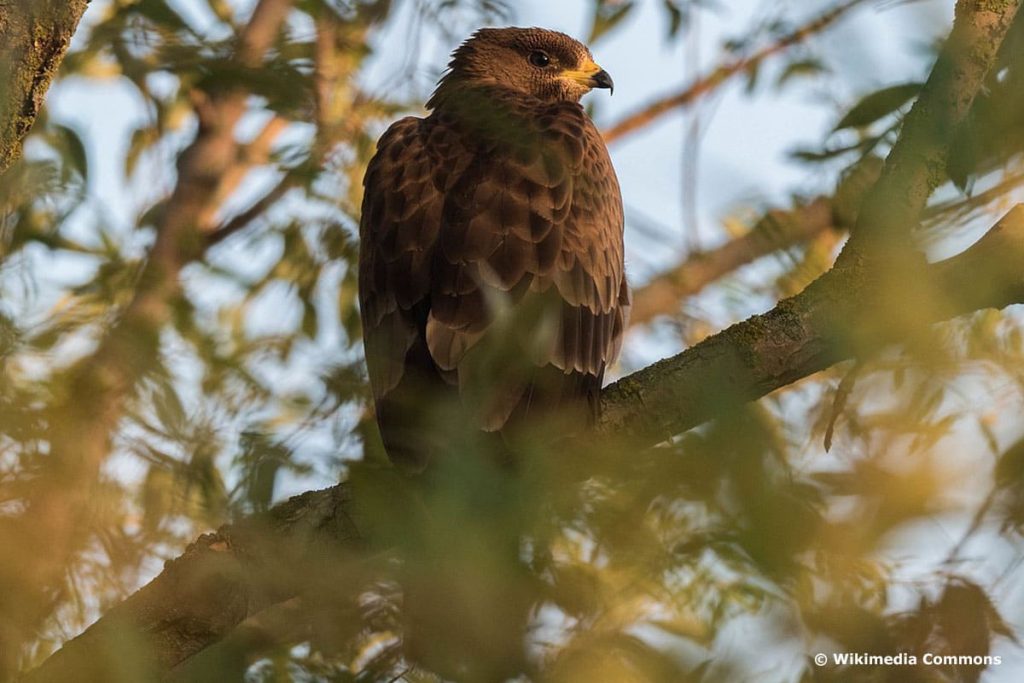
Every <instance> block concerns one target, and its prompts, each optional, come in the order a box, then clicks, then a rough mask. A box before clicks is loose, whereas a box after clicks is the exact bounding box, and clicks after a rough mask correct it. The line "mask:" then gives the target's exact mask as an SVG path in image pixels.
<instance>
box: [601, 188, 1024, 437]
mask: <svg viewBox="0 0 1024 683" xmlns="http://www.w3.org/2000/svg"><path fill="white" fill-rule="evenodd" d="M1013 303H1024V207H1022V206H1018V207H1017V208H1015V209H1014V210H1013V211H1011V212H1010V213H1009V214H1007V216H1006V217H1005V218H1003V220H1001V221H1000V222H999V223H998V224H997V225H996V226H995V227H994V228H992V230H991V231H989V233H988V234H986V235H985V237H984V238H983V239H981V240H980V241H979V242H978V243H977V244H975V245H974V246H973V247H971V248H970V249H968V250H967V251H966V252H964V253H963V254H960V255H959V256H956V257H953V258H952V259H949V260H947V261H943V262H941V263H938V264H934V265H931V266H927V267H925V268H922V269H921V270H919V271H913V272H911V271H908V272H907V273H905V274H904V287H902V288H900V289H898V290H895V293H894V291H893V290H892V289H889V288H885V287H882V286H880V283H879V281H878V280H877V279H872V278H870V277H863V276H862V274H860V273H854V271H852V270H833V271H830V272H829V273H828V274H826V275H825V276H823V277H822V278H820V279H819V280H818V281H816V282H815V283H814V284H812V285H811V286H810V287H808V288H807V289H806V290H805V291H804V292H801V293H800V294H798V295H797V296H795V297H792V298H790V299H786V300H784V301H782V302H780V303H779V304H778V305H777V306H775V308H773V309H772V310H771V311H769V312H767V313H765V314H763V315H757V316H754V317H752V318H749V319H748V320H745V321H743V322H741V323H737V324H736V325H733V326H732V327H729V328H728V329H726V330H724V331H722V332H720V333H718V334H716V335H713V336H711V337H709V338H708V339H706V340H704V341H703V342H701V343H700V344H698V345H696V346H694V347H692V348H689V349H687V350H686V351H684V352H682V353H680V354H678V355H676V356H673V357H672V358H668V359H665V360H662V361H659V362H657V363H655V364H653V365H651V366H648V367H647V368H644V369H643V370H640V371H639V372H636V373H633V374H632V375H629V376H628V377H625V378H623V379H621V380H619V381H618V382H616V383H614V384H612V385H611V386H609V387H608V388H607V389H605V391H604V393H603V395H602V401H601V402H602V409H603V410H602V420H601V424H600V425H599V428H598V431H599V433H600V434H601V435H603V436H606V437H615V438H623V439H627V440H628V441H629V442H630V443H634V444H639V445H651V444H653V443H657V442H658V441H663V440H665V439H667V438H670V437H671V436H674V435H676V434H679V433H681V432H683V431H686V430H687V429H691V428H692V427H695V426H697V425H699V424H701V423H703V422H706V421H707V420H709V419H711V418H712V417H713V416H714V415H716V414H718V413H720V412H721V411H723V410H728V408H729V407H732V406H735V405H738V404H741V403H744V402H747V401H753V400H756V399H758V398H760V397H762V396H764V395H765V394H767V393H769V392H771V391H774V390H775V389H778V388H780V387H784V386H786V385H788V384H791V383H792V382H795V381H797V380H798V379H802V378H804V377H807V376H808V375H811V374H813V373H815V372H818V371H819V370H824V369H825V368H827V367H830V366H831V365H833V364H835V363H837V362H839V361H842V360H845V359H847V358H850V357H852V356H853V355H855V354H862V353H867V352H869V351H870V350H873V349H877V348H878V347H880V346H883V345H885V344H891V343H895V342H897V341H903V340H907V339H913V338H915V336H916V335H917V334H920V332H921V330H922V329H923V328H922V326H923V325H926V324H928V323H932V322H935V321H940V320H946V319H949V318H952V317H955V316H957V315H961V314H963V313H966V312H970V311H973V310H977V309H979V308H1002V307H1005V306H1007V305H1010V304H1013Z"/></svg>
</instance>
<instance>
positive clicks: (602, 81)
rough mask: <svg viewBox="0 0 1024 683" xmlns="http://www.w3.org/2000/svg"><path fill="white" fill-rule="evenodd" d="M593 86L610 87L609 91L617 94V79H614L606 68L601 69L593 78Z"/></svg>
mask: <svg viewBox="0 0 1024 683" xmlns="http://www.w3.org/2000/svg"><path fill="white" fill-rule="evenodd" d="M593 87H595V88H608V90H609V92H610V93H611V94H612V95H614V94H615V81H613V80H612V77H611V74H609V73H608V72H607V71H605V70H604V69H601V70H600V71H598V72H597V73H596V74H594V78H593Z"/></svg>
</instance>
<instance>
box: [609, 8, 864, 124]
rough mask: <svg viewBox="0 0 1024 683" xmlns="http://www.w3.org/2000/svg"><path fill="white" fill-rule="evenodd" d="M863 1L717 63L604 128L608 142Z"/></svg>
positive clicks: (806, 35)
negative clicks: (671, 92) (673, 91)
mask: <svg viewBox="0 0 1024 683" xmlns="http://www.w3.org/2000/svg"><path fill="white" fill-rule="evenodd" d="M863 2H864V0H848V1H847V2H844V3H842V4H840V5H838V6H836V7H834V8H832V9H831V10H829V11H827V12H825V13H824V14H821V15H820V16H818V17H815V18H814V19H812V20H811V21H809V22H807V23H806V24H804V25H803V26H800V27H799V28H797V29H796V30H794V31H793V32H792V33H787V34H786V35H784V36H782V37H781V38H779V39H778V40H776V41H775V42H774V43H772V44H771V45H768V46H767V47H765V48H762V49H761V50H758V51H757V52H755V53H754V54H752V55H749V56H747V57H741V58H739V59H736V60H733V61H731V62H727V63H725V64H722V65H720V66H718V67H717V68H715V69H714V70H713V71H711V72H710V73H708V74H705V75H704V76H701V77H700V78H698V79H697V80H696V81H694V82H693V83H691V84H690V85H688V86H687V87H686V88H684V89H683V90H682V91H681V92H678V93H676V94H675V95H669V96H666V97H663V98H661V99H658V100H655V101H654V102H651V103H650V104H648V105H646V106H644V107H642V108H640V109H639V110H638V111H636V112H634V113H632V114H629V115H627V116H626V117H625V118H623V119H622V120H621V121H619V122H618V123H615V124H613V125H612V126H610V127H609V128H608V129H607V130H605V131H604V139H605V142H609V143H611V142H616V141H617V140H619V139H620V138H623V137H625V136H626V135H629V134H630V133H633V132H635V131H637V130H639V129H640V128H643V127H645V126H647V125H649V124H651V123H653V122H654V121H656V120H658V119H659V118H661V117H662V116H665V115H666V114H668V113H669V112H671V111H672V110H674V109H680V108H682V107H686V106H689V105H690V104H692V103H693V102H694V101H695V100H697V98H699V97H701V96H703V95H705V94H707V93H709V92H711V91H712V90H714V89H715V88H717V87H718V86H720V85H722V84H723V83H725V82H726V81H727V80H729V79H730V78H732V77H733V76H735V75H736V74H739V73H742V72H744V71H746V70H747V69H750V68H752V67H754V66H756V65H758V64H760V63H761V62H763V61H764V60H766V59H768V58H769V57H771V56H773V55H776V54H778V53H780V52H783V51H784V50H786V49H788V48H790V47H792V46H793V45H796V44H797V43H801V42H803V41H805V40H807V39H808V38H809V37H811V36H812V35H814V34H816V33H820V32H821V31H823V30H825V29H826V28H828V27H829V26H831V25H832V24H834V23H835V22H836V21H837V20H838V19H839V18H841V17H842V16H843V15H845V14H846V13H847V12H849V11H850V10H851V9H853V8H854V7H856V6H857V5H860V4H862V3H863Z"/></svg>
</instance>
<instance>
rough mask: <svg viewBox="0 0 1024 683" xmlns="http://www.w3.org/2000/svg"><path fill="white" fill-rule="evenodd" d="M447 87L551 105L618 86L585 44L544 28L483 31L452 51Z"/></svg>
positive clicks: (572, 100)
mask: <svg viewBox="0 0 1024 683" xmlns="http://www.w3.org/2000/svg"><path fill="white" fill-rule="evenodd" d="M448 66H449V69H450V70H449V72H448V73H447V74H446V75H445V77H444V78H443V79H442V81H441V84H440V86H439V89H441V88H444V87H445V86H454V85H460V86H474V85H480V86H490V87H497V88H504V89H507V90H512V91H515V92H519V93H525V94H527V95H531V96H533V97H536V98H537V99H540V100H543V101H546V102H557V101H569V102H578V101H579V99H580V98H581V97H583V96H584V95H585V94H587V93H588V92H590V90H591V89H593V88H608V89H609V90H611V89H612V88H613V87H614V83H612V78H611V76H609V75H608V72H607V71H605V70H604V69H602V68H601V67H600V66H598V65H597V64H595V63H594V58H593V57H592V56H591V54H590V50H588V49H587V46H586V45H584V44H583V43H581V42H579V41H577V40H574V39H573V38H570V37H569V36H567V35H565V34H564V33H559V32H557V31H549V30H546V29H542V28H485V29H480V30H479V31H477V32H476V33H474V34H473V35H472V37H470V38H469V40H467V41H466V42H464V43H463V44H462V45H461V46H459V48H458V49H456V50H455V52H454V53H452V60H451V62H450V63H449V65H448Z"/></svg>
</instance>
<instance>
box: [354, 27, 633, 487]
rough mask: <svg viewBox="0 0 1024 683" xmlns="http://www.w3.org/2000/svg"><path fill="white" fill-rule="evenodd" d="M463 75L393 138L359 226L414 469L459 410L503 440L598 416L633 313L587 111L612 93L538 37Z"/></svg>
mask: <svg viewBox="0 0 1024 683" xmlns="http://www.w3.org/2000/svg"><path fill="white" fill-rule="evenodd" d="M449 67H450V68H449V71H448V73H447V74H446V75H445V76H444V77H443V78H442V80H441V82H440V83H439V84H438V87H437V90H436V91H435V93H434V95H433V96H432V97H431V99H430V101H429V102H428V104H427V106H428V108H429V109H431V110H432V111H431V113H430V115H429V116H427V117H426V118H422V119H421V118H415V117H408V118H405V119H402V120H400V121H398V122H396V123H395V124H394V125H392V126H391V128H389V129H388V131H387V132H386V133H385V134H384V135H383V136H382V137H381V139H380V142H379V143H378V148H377V153H376V155H375V156H374V158H373V160H372V161H371V162H370V165H369V168H368V169H367V173H366V178H365V181H364V184H365V189H366V192H365V197H364V201H363V213H362V221H361V224H360V239H361V244H362V247H361V251H360V259H359V292H360V305H361V310H362V317H363V334H364V339H365V345H366V359H367V367H368V369H369V375H370V383H371V385H372V389H373V396H374V400H375V402H376V409H377V418H378V422H379V424H380V428H381V433H382V436H383V438H384V443H385V446H386V448H387V450H388V453H389V455H390V457H391V458H392V460H394V461H396V462H397V463H399V464H402V465H405V466H407V467H410V468H413V469H421V468H422V467H423V466H425V464H426V461H427V460H428V459H429V457H430V454H431V453H432V452H433V451H435V450H436V449H437V448H438V447H439V446H440V444H432V443H431V436H430V433H429V432H430V430H429V426H430V422H431V417H430V416H429V413H428V412H427V411H428V410H430V409H431V408H432V407H433V406H434V405H436V404H437V403H438V402H440V401H441V400H442V399H444V398H445V397H448V396H456V395H457V396H459V397H460V399H461V404H462V406H463V409H464V410H466V411H468V412H469V413H470V414H471V415H472V419H473V420H475V421H476V422H477V424H479V426H480V427H481V428H482V429H484V430H487V431H496V430H500V429H503V428H505V427H506V426H507V425H508V424H509V423H510V421H515V420H516V419H517V418H516V416H526V415H527V414H529V413H530V411H531V410H532V411H536V410H538V408H540V407H543V408H544V409H547V408H548V407H553V406H558V407H561V408H565V407H567V406H571V405H573V404H576V405H581V404H582V405H585V406H587V407H588V410H589V411H590V412H591V413H592V412H593V411H594V410H596V406H597V395H598V392H599V391H600V386H601V381H602V377H603V375H604V372H605V369H606V368H607V367H608V365H609V364H610V363H611V362H613V360H614V359H615V357H616V356H617V355H618V352H619V347H620V343H621V338H622V333H623V330H624V327H625V317H626V311H627V308H628V290H627V287H626V280H625V273H624V267H623V245H622V228H623V215H622V199H621V195H620V192H619V185H618V181H617V179H616V177H615V171H614V169H613V168H612V164H611V160H610V158H609V156H608V152H607V149H606V148H605V145H604V142H603V140H602V139H601V135H600V133H599V132H598V130H597V128H596V127H595V126H594V124H593V122H592V121H591V120H590V117H589V116H587V114H586V113H585V112H584V110H583V108H582V107H581V106H580V104H579V100H580V98H581V97H582V96H583V95H584V94H585V93H587V92H589V91H590V89H591V88H594V87H601V88H610V87H611V86H612V81H611V78H610V77H609V76H608V74H607V73H606V72H604V71H603V70H601V69H600V67H598V66H597V65H596V64H594V61H593V59H592V57H591V55H590V52H589V50H587V48H586V47H585V46H583V45H582V44H580V43H579V42H577V41H575V40H573V39H572V38H570V37H569V36H566V35H564V34H561V33H556V32H553V31H547V30H542V29H537V28H530V29H521V28H506V29H483V30H480V31H478V32H477V33H476V34H474V35H473V36H472V37H471V38H470V39H469V40H467V41H466V42H465V43H463V45H462V46H461V47H459V48H458V49H457V50H456V51H455V53H454V54H453V57H452V60H451V63H450V64H449Z"/></svg>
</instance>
